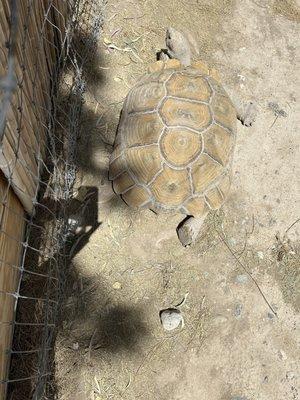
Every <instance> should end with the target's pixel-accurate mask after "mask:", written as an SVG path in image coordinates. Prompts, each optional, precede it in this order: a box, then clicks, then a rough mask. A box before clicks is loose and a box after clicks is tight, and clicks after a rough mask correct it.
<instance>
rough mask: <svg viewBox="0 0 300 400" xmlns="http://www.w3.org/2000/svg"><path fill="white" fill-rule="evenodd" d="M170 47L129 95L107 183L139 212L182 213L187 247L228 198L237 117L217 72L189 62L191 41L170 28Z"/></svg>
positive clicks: (247, 119)
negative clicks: (207, 219)
mask: <svg viewBox="0 0 300 400" xmlns="http://www.w3.org/2000/svg"><path fill="white" fill-rule="evenodd" d="M166 47H167V49H166V50H162V51H161V53H160V57H159V60H158V61H156V62H155V63H153V64H151V65H150V66H149V69H148V73H147V74H146V75H145V76H144V77H142V78H141V79H140V80H139V81H138V83H137V84H136V85H135V86H134V87H133V88H132V89H131V90H130V91H129V93H128V95H127V97H126V99H125V102H124V105H123V109H122V112H121V117H120V121H119V126H118V131H117V135H116V139H115V143H114V150H113V153H112V154H111V157H110V163H109V179H110V180H111V181H112V182H113V189H114V191H115V193H117V194H118V195H120V196H121V198H122V199H123V200H124V201H125V202H126V203H127V204H128V205H129V206H132V207H135V208H149V209H151V210H152V211H154V212H156V213H160V212H179V213H182V214H184V215H185V219H184V220H183V222H182V223H181V224H180V225H179V226H178V228H177V233H178V237H179V240H180V241H181V243H182V244H183V245H184V246H187V245H190V244H191V243H192V242H194V241H195V239H196V237H197V236H198V234H199V232H200V230H201V227H202V225H203V222H204V220H205V218H206V216H207V215H208V213H209V212H210V210H217V209H219V208H220V207H221V206H222V204H223V203H224V201H225V199H226V197H227V196H228V193H229V189H230V184H231V162H232V156H233V151H234V144H235V136H236V120H237V117H238V118H239V119H240V120H241V121H242V122H243V123H244V124H245V125H251V124H252V122H253V119H254V118H253V116H254V112H253V110H252V108H251V107H250V108H249V107H248V108H247V110H246V112H245V113H244V114H243V115H242V114H240V115H237V111H236V108H235V106H234V105H233V103H232V101H231V100H230V98H229V96H228V95H227V93H226V91H225V90H224V88H223V86H222V84H221V82H220V77H219V75H218V72H217V71H216V70H215V69H213V68H209V67H208V65H206V64H205V63H204V62H202V61H196V62H193V63H192V61H191V47H190V42H189V40H188V39H187V38H186V37H185V36H184V34H182V33H181V32H179V31H177V30H175V29H174V28H168V30H167V34H166Z"/></svg>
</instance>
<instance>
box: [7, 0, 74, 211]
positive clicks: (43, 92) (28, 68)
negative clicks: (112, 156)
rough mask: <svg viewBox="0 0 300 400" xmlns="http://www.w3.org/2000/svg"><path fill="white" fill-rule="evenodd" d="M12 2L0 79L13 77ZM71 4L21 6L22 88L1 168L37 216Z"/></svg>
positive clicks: (18, 52) (13, 103)
mask: <svg viewBox="0 0 300 400" xmlns="http://www.w3.org/2000/svg"><path fill="white" fill-rule="evenodd" d="M10 5H11V3H10V1H9V0H1V1H0V47H1V51H0V77H1V78H5V77H6V76H7V73H8V59H9V50H8V48H7V46H6V45H5V44H6V43H7V42H8V41H9V38H10V35H9V30H10V18H11V15H10V14H11V10H10ZM67 12H68V9H67V6H66V2H64V1H58V0H55V1H53V0H43V1H32V0H22V1H20V2H17V13H18V29H17V35H13V37H14V38H15V57H14V70H15V76H16V80H17V86H16V89H15V91H14V93H13V94H12V96H11V99H10V104H9V108H8V111H7V114H6V129H5V134H4V137H3V141H2V143H1V146H0V169H1V170H2V172H3V173H4V175H5V176H6V177H7V178H8V179H9V180H10V181H11V185H12V187H13V190H14V191H15V193H16V194H17V196H18V197H19V199H20V201H21V203H22V204H23V206H24V209H25V211H27V212H28V213H32V211H33V203H34V200H35V196H36V193H37V189H38V185H39V177H40V171H41V168H40V162H41V159H42V158H43V157H44V155H45V148H46V142H47V124H48V118H49V113H50V111H51V97H50V89H51V78H52V74H53V71H54V67H55V65H56V58H57V56H58V53H59V52H60V51H61V49H60V44H61V43H60V42H61V41H62V40H63V38H64V36H65V26H64V16H66V15H67ZM0 96H1V93H0Z"/></svg>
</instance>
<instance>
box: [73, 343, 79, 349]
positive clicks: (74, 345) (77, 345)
mask: <svg viewBox="0 0 300 400" xmlns="http://www.w3.org/2000/svg"><path fill="white" fill-rule="evenodd" d="M72 347H73V350H78V349H79V343H78V342H75V343H73V346H72Z"/></svg>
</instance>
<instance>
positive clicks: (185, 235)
mask: <svg viewBox="0 0 300 400" xmlns="http://www.w3.org/2000/svg"><path fill="white" fill-rule="evenodd" d="M207 214H208V213H206V214H204V215H202V216H201V217H188V218H186V219H185V220H183V221H182V222H181V223H180V224H179V225H178V228H177V234H178V238H179V240H180V242H181V244H182V245H183V246H189V245H190V244H192V243H194V242H195V240H196V239H197V237H198V236H199V233H200V231H201V228H202V226H203V223H204V221H205V218H206V217H207Z"/></svg>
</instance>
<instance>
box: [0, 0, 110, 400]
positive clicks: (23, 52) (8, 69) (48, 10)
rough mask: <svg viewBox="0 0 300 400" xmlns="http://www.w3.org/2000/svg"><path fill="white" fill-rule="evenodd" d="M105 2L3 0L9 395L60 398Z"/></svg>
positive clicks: (0, 248)
mask: <svg viewBox="0 0 300 400" xmlns="http://www.w3.org/2000/svg"><path fill="white" fill-rule="evenodd" d="M104 5H105V1H104V0H103V1H102V2H101V1H98V2H95V1H93V0H68V1H67V0H22V1H17V0H11V1H10V0H1V1H0V38H1V47H0V169H1V171H0V183H1V185H0V200H1V203H0V211H1V213H0V333H1V335H0V398H1V399H5V398H8V399H50V398H55V384H54V370H53V369H54V362H53V359H54V343H55V336H56V331H57V328H58V324H59V320H60V318H59V317H60V304H61V303H62V299H63V297H64V282H65V279H66V269H67V266H68V259H69V255H70V251H72V249H73V247H74V243H75V242H76V228H77V225H76V224H77V222H76V219H75V220H74V218H71V217H70V215H71V213H73V212H74V198H73V197H74V190H73V185H74V182H75V177H76V140H77V137H78V135H79V134H80V123H81V120H80V118H81V108H82V105H83V102H84V97H83V95H84V91H85V78H84V73H83V70H84V67H85V64H86V63H87V62H88V61H87V60H88V58H87V56H88V54H89V53H90V52H93V49H94V47H95V45H96V42H97V40H98V36H99V34H100V31H101V25H102V22H103V8H104ZM76 204H77V203H76ZM77 206H78V207H84V206H85V205H84V201H83V203H82V204H79V205H78V204H77ZM6 396H7V397H6Z"/></svg>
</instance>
